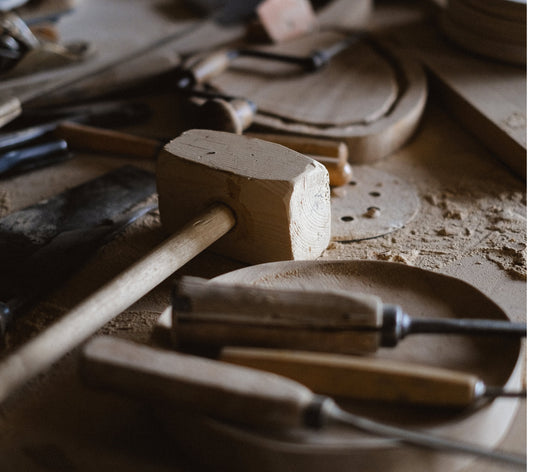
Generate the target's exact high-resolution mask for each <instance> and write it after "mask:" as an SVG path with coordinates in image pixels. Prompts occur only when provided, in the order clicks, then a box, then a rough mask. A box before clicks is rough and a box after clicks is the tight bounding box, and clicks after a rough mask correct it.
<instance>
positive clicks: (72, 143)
mask: <svg viewBox="0 0 533 472" xmlns="http://www.w3.org/2000/svg"><path fill="white" fill-rule="evenodd" d="M54 134H55V135H56V136H59V137H60V138H63V139H65V140H66V141H67V143H68V145H69V147H70V148H73V149H83V150H89V151H97V152H110V153H113V154H120V155H128V156H135V157H141V158H144V159H150V158H151V159H154V160H155V158H156V157H157V154H158V152H159V150H160V149H161V147H162V143H161V142H159V141H157V140H155V139H149V138H143V137H141V136H135V135H132V134H129V133H123V132H120V131H115V130H109V129H103V128H95V127H93V126H88V125H83V124H80V123H67V122H65V123H61V124H60V125H59V126H58V127H57V128H56V129H55V131H54Z"/></svg>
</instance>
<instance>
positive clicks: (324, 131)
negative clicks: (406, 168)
mask: <svg viewBox="0 0 533 472" xmlns="http://www.w3.org/2000/svg"><path fill="white" fill-rule="evenodd" d="M343 37H345V35H342V34H340V33H337V32H333V31H322V32H319V33H316V34H313V35H309V36H306V37H303V38H299V39H298V40H295V41H291V42H287V43H282V44H279V45H275V46H267V47H263V49H266V50H268V51H275V52H279V53H287V54H293V55H294V54H297V55H309V54H310V53H311V52H312V51H314V50H316V49H318V48H323V47H327V46H330V45H332V44H334V43H335V42H337V41H339V40H340V39H341V38H343ZM211 85H212V86H214V87H215V88H216V89H218V90H220V91H222V92H223V93H226V94H229V95H233V96H239V97H246V98H248V99H250V100H252V101H254V102H255V103H256V104H257V106H258V113H257V114H256V116H255V119H254V125H255V126H256V127H260V128H263V129H268V130H270V131H276V132H287V133H291V134H299V135H303V136H318V137H324V138H332V139H338V140H343V141H345V142H346V143H347V145H348V148H349V151H350V161H351V162H353V163H365V162H375V161H376V160H379V159H381V158H382V157H384V156H386V155H388V154H390V153H391V152H393V151H394V150H396V149H398V148H399V147H400V146H402V145H403V144H404V143H405V142H406V141H407V139H408V138H409V137H411V135H412V133H413V132H414V130H415V128H416V126H417V124H418V121H419V119H420V117H421V114H422V111H423V109H424V106H425V103H426V96H427V87H426V80H425V76H424V72H423V70H422V68H421V67H420V66H419V65H418V64H416V63H414V62H413V61H411V60H409V59H408V58H406V57H404V56H402V55H401V54H400V53H399V52H397V51H394V50H393V49H391V48H390V47H388V46H387V47H385V46H384V45H381V44H379V43H378V42H376V41H375V40H374V39H369V38H366V39H361V40H359V41H358V42H357V43H356V44H354V45H352V46H351V47H350V48H348V49H346V50H345V51H343V52H342V53H340V54H339V55H337V56H335V57H334V58H333V59H332V60H331V61H330V63H329V64H327V66H326V67H324V68H323V69H321V70H319V71H317V72H314V73H311V74H310V73H305V72H303V71H301V70H299V69H297V68H295V67H294V66H290V65H286V64H276V63H273V62H271V61H268V62H266V61H262V60H258V59H254V58H239V59H237V60H235V62H234V63H233V64H232V67H231V68H230V69H229V70H228V71H226V72H224V73H223V74H221V75H220V76H218V77H216V78H214V79H213V80H212V81H211Z"/></svg>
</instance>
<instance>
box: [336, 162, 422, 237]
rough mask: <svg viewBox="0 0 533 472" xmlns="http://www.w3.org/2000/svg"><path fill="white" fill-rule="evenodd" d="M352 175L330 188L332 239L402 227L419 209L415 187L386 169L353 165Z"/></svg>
mask: <svg viewBox="0 0 533 472" xmlns="http://www.w3.org/2000/svg"><path fill="white" fill-rule="evenodd" d="M351 167H352V173H353V178H352V179H351V180H350V182H348V183H347V184H346V185H343V186H342V187H334V188H332V189H331V240H332V241H339V242H353V241H361V240H363V239H370V238H376V237H378V236H383V235H385V234H388V233H391V232H393V231H396V230H397V229H400V228H403V227H404V226H405V225H406V224H407V223H408V222H409V221H411V220H412V219H413V218H414V217H415V215H416V214H417V213H418V209H419V208H420V200H419V199H418V194H417V189H416V187H414V186H412V185H410V184H408V183H407V182H405V181H404V180H402V179H400V178H398V177H396V176H395V175H392V174H389V173H387V172H383V171H380V170H378V169H374V168H373V167H370V166H360V165H354V166H351Z"/></svg>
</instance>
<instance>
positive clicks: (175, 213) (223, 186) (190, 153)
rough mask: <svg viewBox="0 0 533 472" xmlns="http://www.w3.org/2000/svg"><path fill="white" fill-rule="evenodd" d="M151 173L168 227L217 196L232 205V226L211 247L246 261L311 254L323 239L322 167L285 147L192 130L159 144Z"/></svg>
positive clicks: (325, 184) (326, 211) (326, 229)
mask: <svg viewBox="0 0 533 472" xmlns="http://www.w3.org/2000/svg"><path fill="white" fill-rule="evenodd" d="M157 176H158V178H157V185H158V192H159V208H160V212H161V218H162V221H163V224H164V225H165V226H166V227H167V228H168V229H169V230H176V229H177V228H179V227H180V226H181V225H183V224H184V222H186V221H187V220H188V219H190V218H191V217H192V216H193V215H194V214H195V213H196V212H198V211H201V210H202V209H203V208H205V206H206V205H209V204H210V203H212V202H215V201H220V202H222V203H225V204H226V205H228V206H229V207H230V208H231V209H232V210H233V211H234V213H235V215H236V220H237V224H236V227H235V228H234V229H233V230H232V231H231V233H229V234H228V235H227V236H226V237H225V238H223V239H221V240H220V241H219V243H217V244H216V245H214V246H213V249H214V250H216V251H219V252H221V253H222V254H225V255H227V256H229V257H233V258H235V259H237V260H242V261H245V262H248V263H257V262H260V261H263V262H266V261H275V260H293V259H296V260H298V259H315V258H317V257H318V256H319V255H320V254H321V253H322V252H323V251H324V249H325V248H326V247H327V245H328V244H329V240H330V215H331V210H330V197H329V176H328V173H327V170H326V169H325V167H324V166H322V165H321V164H319V163H318V162H316V161H314V160H312V159H309V158H308V157H305V156H304V155H302V154H299V153H296V152H295V151H292V150H291V149H288V148H286V147H283V146H280V145H278V144H275V143H270V142H267V141H263V140H259V139H254V138H248V137H246V136H238V135H235V134H231V133H225V132H219V131H210V130H190V131H187V132H185V133H183V134H182V135H181V136H179V137H178V138H176V139H175V140H173V141H171V142H170V143H168V144H167V145H166V146H165V148H164V150H163V151H162V153H161V154H160V156H159V158H158V169H157ZM266 202H268V203H267V204H265V203H266Z"/></svg>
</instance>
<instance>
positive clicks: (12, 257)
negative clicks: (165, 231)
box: [0, 166, 156, 341]
mask: <svg viewBox="0 0 533 472" xmlns="http://www.w3.org/2000/svg"><path fill="white" fill-rule="evenodd" d="M155 191H156V189H155V178H154V175H153V174H152V173H150V172H146V171H143V170H140V169H137V168H135V167H131V166H125V167H122V168H119V169H116V170H114V171H112V172H108V173H107V174H105V175H103V176H100V177H98V178H96V179H93V180H90V181H89V182H85V183H83V184H81V185H78V186H76V187H74V188H72V189H69V190H66V191H65V192H62V193H60V194H58V195H55V196H53V197H51V198H48V199H46V200H44V201H42V202H39V203H37V204H35V205H31V206H29V207H27V208H24V209H21V210H19V211H16V212H14V213H11V214H10V215H8V216H6V217H4V218H2V219H0V266H1V267H2V269H3V270H2V274H1V275H0V341H1V339H2V338H3V336H4V334H5V332H6V330H7V328H8V325H10V324H11V323H12V322H13V321H14V319H16V317H18V316H20V315H23V314H24V313H26V312H27V311H28V310H29V309H30V308H31V307H32V306H33V305H34V303H36V302H37V301H38V300H39V299H41V298H42V297H43V296H44V295H46V294H47V293H49V292H50V291H51V290H53V289H54V288H57V287H59V286H60V284H61V283H62V282H63V281H65V280H66V279H67V277H69V276H70V275H72V274H73V273H74V272H75V271H76V270H77V269H79V268H80V267H81V266H82V265H83V264H84V263H85V262H86V261H87V260H88V259H89V258H90V257H91V256H92V255H93V254H94V253H95V252H96V250H97V249H98V248H99V247H101V246H103V245H104V244H105V243H106V242H108V241H109V240H110V239H111V238H113V237H114V236H115V235H116V234H117V233H118V232H119V231H121V230H122V229H123V228H124V227H125V226H127V225H128V224H130V223H132V222H133V221H135V220H136V219H137V218H139V217H141V216H142V215H144V214H145V213H146V212H147V211H150V210H151V209H152V208H153V206H154V205H153V204H146V205H142V206H141V207H140V208H137V206H138V205H139V204H140V203H141V202H143V200H146V199H147V198H148V197H149V196H150V195H153V194H154V193H155Z"/></svg>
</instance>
